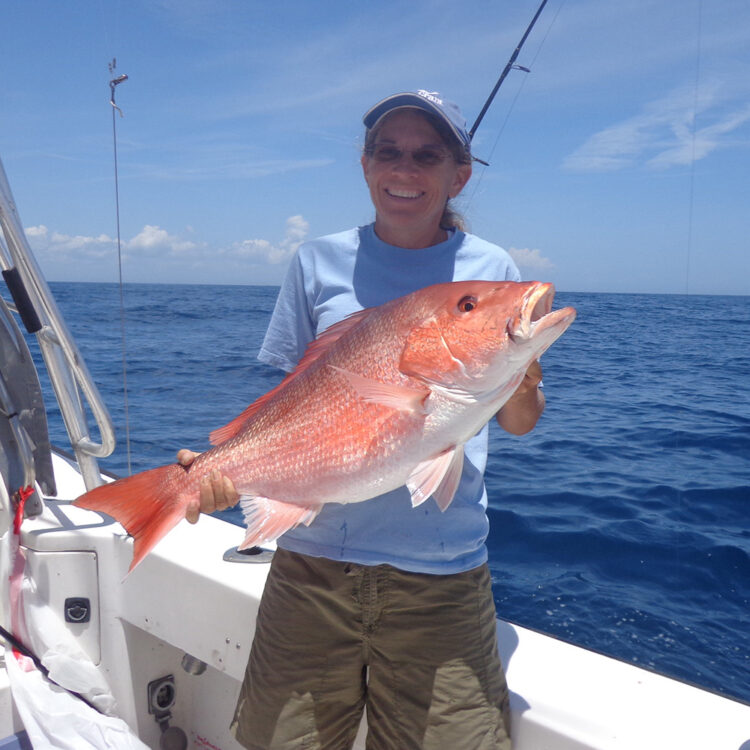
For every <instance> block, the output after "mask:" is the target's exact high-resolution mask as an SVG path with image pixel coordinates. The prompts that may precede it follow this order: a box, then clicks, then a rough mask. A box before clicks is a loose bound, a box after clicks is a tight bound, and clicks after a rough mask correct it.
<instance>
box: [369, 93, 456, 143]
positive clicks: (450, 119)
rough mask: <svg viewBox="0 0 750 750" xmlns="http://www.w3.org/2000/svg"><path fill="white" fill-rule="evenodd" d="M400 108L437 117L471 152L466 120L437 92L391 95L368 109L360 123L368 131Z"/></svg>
mask: <svg viewBox="0 0 750 750" xmlns="http://www.w3.org/2000/svg"><path fill="white" fill-rule="evenodd" d="M400 107H417V108H418V109H422V110H424V111H425V112H429V113H431V114H433V115H437V117H439V118H440V119H441V120H443V122H445V124H446V125H447V126H448V127H449V128H450V131H451V132H452V133H453V135H455V136H456V139H457V140H458V142H459V143H460V144H461V145H462V146H463V147H464V148H465V149H466V150H467V151H470V150H471V138H469V133H468V132H467V130H466V120H465V119H464V116H463V115H462V114H461V110H460V109H459V108H458V105H457V104H454V103H453V102H450V101H448V100H447V99H444V98H443V96H442V94H439V93H438V92H437V91H426V90H425V89H419V90H418V91H406V92H403V93H401V94H393V95H392V96H388V97H386V98H385V99H383V100H382V101H379V102H378V103H377V104H376V105H375V106H374V107H372V108H371V109H369V110H368V111H367V112H366V113H365V116H364V117H363V118H362V122H363V123H364V124H365V127H366V128H367V129H368V130H370V129H371V128H373V127H374V126H375V125H376V124H377V123H378V122H379V121H380V119H381V118H383V117H384V116H385V115H387V114H388V113H389V112H392V111H393V110H394V109H399V108H400Z"/></svg>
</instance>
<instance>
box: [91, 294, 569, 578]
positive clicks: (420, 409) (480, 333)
mask: <svg viewBox="0 0 750 750" xmlns="http://www.w3.org/2000/svg"><path fill="white" fill-rule="evenodd" d="M553 296H554V289H553V287H552V285H551V284H545V283H542V282H525V283H521V282H488V281H467V282H449V283H446V284H437V285H434V286H432V287H427V288H425V289H422V290H419V291H417V292H414V293H412V294H410V295H406V296H405V297H401V298H399V299H396V300H393V301H391V302H388V303H386V304H385V305H381V306H380V307H376V308H370V309H368V310H364V311H362V312H360V313H355V314H354V315H353V316H351V317H350V318H348V319H346V320H344V321H342V322H341V323H338V324H336V325H334V326H332V327H331V328H329V329H328V330H327V331H325V332H323V334H321V336H319V337H318V339H316V341H314V342H313V343H312V344H311V345H310V347H309V348H308V351H307V353H306V354H305V356H304V357H303V359H302V360H301V361H300V364H299V365H298V367H297V368H296V369H295V371H294V372H293V373H291V374H290V375H288V376H287V377H286V378H285V380H284V381H283V382H282V383H281V384H280V385H279V386H277V387H276V388H274V389H272V390H271V391H270V392H269V393H267V394H266V395H264V396H262V397H261V398H260V399H258V400H257V401H256V402H255V403H254V404H251V405H250V406H249V407H248V409H246V410H245V412H243V413H242V414H241V415H239V416H238V417H237V418H236V419H234V420H232V422H230V423H229V424H228V425H226V426H225V427H223V428H220V429H218V430H216V431H214V433H212V436H211V437H212V441H213V442H214V443H215V444H216V445H215V447H214V448H212V449H210V450H208V451H206V452H205V453H203V454H201V455H199V456H198V457H197V458H196V459H195V461H194V462H193V463H192V465H191V466H190V467H187V468H186V467H182V466H180V465H178V464H174V465H171V466H166V467H159V468H157V469H152V470H150V471H148V472H142V473H141V474H136V475H134V476H133V477H127V478H124V479H121V480H117V481H116V482H114V483H112V484H108V485H105V486H103V487H100V488H96V489H94V490H92V491H91V492H88V493H86V494H84V495H82V496H81V497H80V498H79V499H78V500H76V504H77V505H80V506H81V507H84V508H89V509H91V510H98V511H103V512H106V513H109V514H110V515H112V516H113V517H114V518H115V519H116V520H118V521H119V522H120V523H122V524H123V525H124V526H125V528H126V529H127V531H128V532H129V533H130V534H131V535H132V536H133V537H134V539H135V550H134V557H133V563H132V565H131V569H132V567H134V566H135V565H136V564H137V563H138V562H139V561H140V560H141V559H143V557H144V556H145V554H147V553H148V551H149V549H151V547H153V545H154V544H155V543H156V542H157V541H158V539H159V538H161V536H163V535H164V534H166V533H167V532H168V531H169V529H171V528H172V527H173V526H174V525H175V524H176V523H178V522H179V520H180V519H181V518H183V517H184V516H185V512H186V509H187V506H188V503H190V502H191V501H193V500H194V499H195V498H197V496H198V494H199V489H200V481H201V479H202V477H204V476H206V475H207V474H209V473H210V472H211V471H212V470H214V469H217V470H219V471H220V472H221V473H222V474H223V475H225V476H227V477H229V478H230V479H231V480H232V482H233V483H234V485H235V488H236V489H237V491H238V492H239V493H240V494H241V495H242V496H243V500H242V502H243V510H244V512H245V517H246V521H247V523H248V532H247V536H246V539H245V542H244V543H243V546H249V545H251V544H256V543H260V542H264V541H269V540H271V539H274V538H276V537H277V536H279V535H280V534H281V533H283V532H284V531H286V530H287V529H288V528H292V527H293V526H295V525H297V524H298V523H308V524H309V523H313V522H314V518H315V516H316V515H317V513H318V512H319V510H320V508H321V507H322V506H323V505H324V504H325V503H329V502H339V503H347V502H363V501H366V500H368V499H370V498H372V497H375V496H377V495H380V494H382V493H384V492H387V491H390V490H392V489H395V488H397V487H400V486H402V485H404V484H406V486H407V487H408V489H409V491H410V494H411V498H412V504H413V505H418V504H420V503H421V502H424V501H425V500H427V499H428V498H429V497H433V498H434V499H435V502H437V503H438V506H439V507H440V509H441V510H445V509H446V508H447V507H448V506H449V505H450V501H451V500H452V497H453V493H454V492H455V488H456V486H457V483H458V478H459V477H460V469H461V467H462V465H463V449H462V446H463V443H465V442H466V441H467V440H468V439H469V438H470V437H471V436H472V435H474V434H475V433H476V432H477V431H478V430H479V429H481V427H482V426H483V424H484V423H486V421H487V420H488V419H490V418H491V417H492V415H493V414H495V413H496V412H497V411H498V409H500V408H501V406H502V405H503V404H504V403H505V401H507V399H508V398H509V397H510V396H511V395H512V393H513V392H514V391H515V389H516V388H517V387H518V385H519V383H520V382H521V381H522V380H523V377H524V373H525V372H526V369H527V368H528V366H529V364H530V363H531V362H532V361H533V360H534V359H535V358H538V357H539V356H541V354H542V353H543V351H544V350H546V348H547V347H548V346H549V345H550V344H551V343H552V342H553V341H554V340H555V339H556V338H557V337H558V336H560V335H561V334H562V333H563V331H564V330H565V329H566V328H567V327H568V326H569V325H570V323H571V322H572V321H573V319H574V318H575V311H574V310H573V309H572V308H564V309H563V310H557V311H555V312H552V311H551V306H552V298H553Z"/></svg>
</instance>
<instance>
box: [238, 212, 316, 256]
mask: <svg viewBox="0 0 750 750" xmlns="http://www.w3.org/2000/svg"><path fill="white" fill-rule="evenodd" d="M309 229H310V225H309V224H308V222H307V221H306V220H305V219H304V218H303V217H302V216H300V215H296V216H290V217H289V218H288V219H287V220H286V231H285V232H284V238H283V239H282V240H281V242H279V243H278V244H273V243H272V242H269V241H268V240H264V239H253V240H244V241H242V242H237V243H235V244H234V245H232V247H231V248H230V250H229V253H230V255H234V256H236V257H244V258H251V259H253V260H256V261H264V260H265V261H267V262H268V263H272V264H273V265H278V264H279V263H284V262H286V261H288V260H289V259H290V258H291V257H292V255H294V252H295V250H296V249H297V248H298V247H299V246H300V244H301V243H302V242H303V241H304V239H305V238H306V237H307V233H308V231H309Z"/></svg>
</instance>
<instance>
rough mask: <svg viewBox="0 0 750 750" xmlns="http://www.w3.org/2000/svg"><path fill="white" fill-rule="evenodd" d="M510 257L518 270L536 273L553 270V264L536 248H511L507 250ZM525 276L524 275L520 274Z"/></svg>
mask: <svg viewBox="0 0 750 750" xmlns="http://www.w3.org/2000/svg"><path fill="white" fill-rule="evenodd" d="M508 253H509V254H510V257H511V258H513V260H514V261H515V262H516V265H517V266H518V267H519V268H520V269H524V270H526V271H531V272H533V273H536V272H537V271H544V272H547V271H551V270H552V269H553V268H555V264H554V263H553V262H552V261H551V260H550V259H549V258H546V257H545V256H543V255H542V251H541V250H538V249H536V248H534V249H531V248H528V247H522V248H519V247H511V248H510V249H509V250H508ZM521 275H522V276H525V275H526V274H523V273H522V274H521Z"/></svg>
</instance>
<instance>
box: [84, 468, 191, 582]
mask: <svg viewBox="0 0 750 750" xmlns="http://www.w3.org/2000/svg"><path fill="white" fill-rule="evenodd" d="M183 471H184V469H182V467H180V466H179V465H176V464H173V465H169V466H160V467H159V468H157V469H150V470H149V471H143V472H140V473H139V474H134V475H133V476H131V477H124V478H122V479H118V480H117V481H115V482H111V483H109V484H103V485H101V486H100V487H96V488H94V489H93V490H91V491H89V492H86V493H85V494H83V495H81V496H80V497H79V498H78V499H77V500H75V501H74V503H73V505H76V506H78V507H79V508H86V510H95V511H100V512H102V513H106V514H107V515H109V516H112V518H114V519H115V521H117V522H118V523H120V524H121V525H122V526H123V527H124V528H125V530H126V531H127V532H128V534H130V536H132V537H133V540H134V545H133V561H132V562H131V563H130V568H129V569H128V572H130V571H131V570H133V568H135V566H136V565H138V563H139V562H140V561H141V560H143V558H144V557H145V556H146V555H147V554H148V553H149V552H150V551H151V549H152V548H153V547H154V546H155V545H156V543H157V542H158V541H159V540H160V539H161V538H162V537H163V536H165V535H166V534H167V533H168V532H169V531H171V530H172V529H173V528H174V527H175V526H176V525H177V524H178V523H179V522H180V520H181V519H183V518H184V517H185V511H186V509H187V497H186V496H183V495H181V493H179V492H175V482H174V480H175V479H178V478H179V474H180V472H183Z"/></svg>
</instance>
